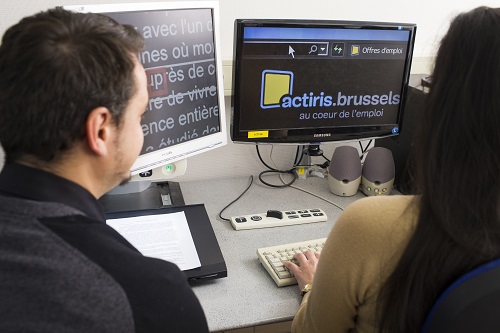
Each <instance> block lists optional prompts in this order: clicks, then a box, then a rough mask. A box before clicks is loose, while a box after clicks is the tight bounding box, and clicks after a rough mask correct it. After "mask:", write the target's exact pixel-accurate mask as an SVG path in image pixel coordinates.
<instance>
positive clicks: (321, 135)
mask: <svg viewBox="0 0 500 333" xmlns="http://www.w3.org/2000/svg"><path fill="white" fill-rule="evenodd" d="M327 136H332V134H331V133H321V134H314V137H315V138H324V137H327Z"/></svg>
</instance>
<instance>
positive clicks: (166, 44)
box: [65, 1, 227, 175]
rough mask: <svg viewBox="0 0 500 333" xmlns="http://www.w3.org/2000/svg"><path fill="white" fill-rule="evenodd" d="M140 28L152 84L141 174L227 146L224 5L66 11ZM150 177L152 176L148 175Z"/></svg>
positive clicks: (154, 4)
mask: <svg viewBox="0 0 500 333" xmlns="http://www.w3.org/2000/svg"><path fill="white" fill-rule="evenodd" d="M65 8H66V9H70V10H75V11H79V12H94V13H103V14H105V15H107V16H110V17H112V18H113V19H115V20H116V21H118V22H120V23H125V24H129V25H132V26H133V27H135V29H136V30H137V31H139V32H140V33H141V34H142V36H143V37H144V40H145V48H144V50H143V51H142V52H140V53H139V54H138V55H137V56H138V58H139V61H140V62H141V63H142V65H143V66H144V68H145V70H146V75H147V78H148V92H149V105H148V108H147V112H146V113H145V116H144V119H143V121H142V130H143V133H144V145H143V148H142V151H141V153H140V156H139V157H138V159H137V161H136V162H135V163H134V165H133V166H132V170H131V171H132V174H138V173H141V172H144V171H148V170H151V169H154V168H157V167H159V166H162V165H165V164H170V163H172V162H175V161H178V160H181V159H185V158H187V157H189V156H193V155H196V154H199V153H203V152H206V151H209V150H211V149H213V148H217V147H221V146H223V145H225V144H226V143H227V130H226V122H225V108H224V94H223V86H222V62H221V59H220V46H219V43H220V42H219V36H220V35H219V31H218V29H219V27H218V22H219V9H218V3H217V2H212V1H203V2H152V3H130V4H127V3H122V4H109V5H82V6H65ZM147 174H148V173H147V172H146V173H145V175H147Z"/></svg>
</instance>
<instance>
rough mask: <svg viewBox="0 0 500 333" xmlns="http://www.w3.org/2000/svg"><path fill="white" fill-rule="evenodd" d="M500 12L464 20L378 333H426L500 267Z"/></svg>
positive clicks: (423, 141) (432, 111) (446, 52)
mask: <svg viewBox="0 0 500 333" xmlns="http://www.w3.org/2000/svg"><path fill="white" fill-rule="evenodd" d="M499 78H500V8H499V9H492V8H486V7H480V8H476V9H474V10H472V11H470V12H467V13H464V14H461V15H459V16H457V17H456V18H455V19H454V20H453V21H452V23H451V26H450V28H449V31H448V33H447V34H446V36H445V37H444V38H443V40H442V42H441V45H440V47H439V51H438V54H437V57H436V62H435V66H434V71H433V74H432V83H431V88H430V92H429V95H428V97H427V105H426V108H425V110H424V111H423V114H422V119H421V126H420V129H419V133H418V136H417V140H416V143H415V149H416V150H415V154H416V155H415V156H416V163H417V164H416V172H417V173H416V179H417V187H418V192H419V194H420V195H419V196H417V197H416V199H415V204H417V205H418V207H419V211H420V213H419V216H418V222H417V226H416V229H415V232H414V234H413V236H412V237H411V239H410V241H409V244H408V246H407V248H406V249H405V250H404V252H403V255H402V257H401V259H400V260H399V262H398V264H397V265H396V268H395V270H394V272H393V273H392V275H390V277H389V278H388V280H387V281H386V282H385V283H384V285H383V287H382V289H381V293H380V295H379V303H378V304H379V307H378V309H377V312H378V316H379V330H380V332H405V333H410V332H419V331H420V329H421V326H422V325H423V322H424V320H425V317H426V316H427V313H428V312H429V310H430V308H431V306H432V304H433V303H434V302H435V301H436V299H437V297H438V296H439V294H440V293H441V292H442V291H443V290H444V289H445V287H447V286H448V285H449V284H450V283H451V282H453V280H455V279H456V278H458V277H459V276H461V275H462V274H464V273H466V272H467V271H470V270H471V269H472V268H474V267H476V266H478V265H480V264H482V263H485V262H487V261H490V260H492V259H494V258H499V257H500V216H499V215H500V212H499V206H500V190H499V189H500V79H499Z"/></svg>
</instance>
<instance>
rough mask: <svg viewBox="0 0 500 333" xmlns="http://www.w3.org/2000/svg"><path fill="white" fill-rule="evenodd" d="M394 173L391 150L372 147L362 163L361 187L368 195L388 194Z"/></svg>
mask: <svg viewBox="0 0 500 333" xmlns="http://www.w3.org/2000/svg"><path fill="white" fill-rule="evenodd" d="M394 175H395V166H394V158H393V157H392V152H391V151H390V150H389V149H387V148H383V147H373V148H372V149H370V150H369V151H368V153H367V154H366V158H365V162H364V163H363V172H362V176H361V189H362V191H363V193H364V194H366V195H369V196H371V195H382V194H389V193H391V190H392V187H393V185H394Z"/></svg>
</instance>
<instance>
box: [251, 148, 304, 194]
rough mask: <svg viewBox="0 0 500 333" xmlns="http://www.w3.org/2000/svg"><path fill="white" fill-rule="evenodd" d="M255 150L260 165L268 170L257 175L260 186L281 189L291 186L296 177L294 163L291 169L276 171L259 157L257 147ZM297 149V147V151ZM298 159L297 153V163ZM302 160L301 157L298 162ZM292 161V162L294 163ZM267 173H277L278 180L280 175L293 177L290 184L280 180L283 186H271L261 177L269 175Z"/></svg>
mask: <svg viewBox="0 0 500 333" xmlns="http://www.w3.org/2000/svg"><path fill="white" fill-rule="evenodd" d="M255 149H256V150H257V156H259V159H260V161H261V162H262V164H264V165H265V166H266V168H268V169H269V170H264V171H262V172H261V173H260V174H259V180H260V181H261V183H262V184H264V185H266V186H269V187H274V188H281V187H288V186H290V185H292V184H293V183H294V182H295V180H297V176H296V175H295V166H296V163H294V166H293V168H292V169H288V170H279V169H276V168H273V167H271V166H269V165H268V164H267V163H266V162H265V161H264V159H263V158H262V156H261V155H260V150H259V145H255ZM298 149H299V148H298V147H297V150H298ZM297 159H298V152H297V153H296V154H295V161H297ZM301 160H302V157H301V158H300V160H299V162H298V163H300V161H301ZM295 161H294V162H295ZM269 173H277V174H279V175H280V178H281V175H282V174H291V175H293V178H292V180H291V181H290V182H288V183H286V182H284V181H283V180H282V182H283V185H275V184H271V183H268V182H266V181H265V180H264V179H263V178H262V177H263V176H264V175H265V174H269Z"/></svg>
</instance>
